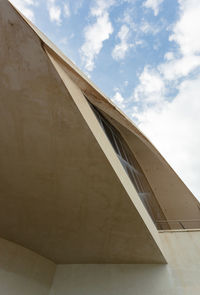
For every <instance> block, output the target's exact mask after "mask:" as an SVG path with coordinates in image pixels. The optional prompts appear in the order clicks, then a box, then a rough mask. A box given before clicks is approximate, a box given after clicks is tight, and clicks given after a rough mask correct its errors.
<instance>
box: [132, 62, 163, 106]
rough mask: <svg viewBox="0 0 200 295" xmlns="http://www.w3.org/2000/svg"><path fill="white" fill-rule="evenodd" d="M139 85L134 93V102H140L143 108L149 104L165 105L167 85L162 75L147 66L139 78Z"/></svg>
mask: <svg viewBox="0 0 200 295" xmlns="http://www.w3.org/2000/svg"><path fill="white" fill-rule="evenodd" d="M139 81H140V83H139V85H138V86H137V87H136V88H135V91H134V96H133V97H134V100H135V101H140V103H142V104H143V106H146V105H148V104H155V103H156V104H158V103H159V104H160V103H163V97H164V95H165V92H166V89H165V83H164V81H163V79H162V78H161V76H160V74H159V73H158V72H157V71H156V70H154V69H151V68H150V67H148V66H146V67H145V68H144V71H143V72H142V74H141V75H140V77H139Z"/></svg>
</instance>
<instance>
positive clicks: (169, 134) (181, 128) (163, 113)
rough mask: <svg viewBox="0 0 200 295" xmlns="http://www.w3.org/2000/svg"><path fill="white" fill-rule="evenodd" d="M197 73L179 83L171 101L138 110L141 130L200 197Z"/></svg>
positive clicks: (199, 121)
mask: <svg viewBox="0 0 200 295" xmlns="http://www.w3.org/2000/svg"><path fill="white" fill-rule="evenodd" d="M199 93H200V76H198V77H197V78H196V79H195V80H190V81H185V82H183V83H182V84H181V85H180V86H179V92H178V95H177V96H176V97H175V98H174V100H173V101H172V102H165V104H164V105H163V107H162V109H158V108H157V105H154V106H153V107H151V108H149V109H147V110H145V111H144V112H143V113H140V124H139V127H140V129H141V130H142V131H143V132H144V133H145V134H146V135H147V136H148V137H149V138H150V139H151V141H152V142H153V143H154V144H155V146H156V147H157V148H158V150H159V151H160V152H161V153H162V154H163V156H164V157H165V158H166V159H167V161H168V162H169V163H170V164H171V166H172V167H173V168H174V169H175V171H176V172H177V173H178V174H179V175H180V176H181V178H182V179H183V181H184V182H185V183H186V184H187V185H188V187H189V188H190V189H191V190H192V192H193V193H194V195H195V196H196V197H198V198H199V199H200V137H199V134H200V116H199V114H200V102H199Z"/></svg>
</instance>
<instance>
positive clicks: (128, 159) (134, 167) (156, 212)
mask: <svg viewBox="0 0 200 295" xmlns="http://www.w3.org/2000/svg"><path fill="white" fill-rule="evenodd" d="M90 105H91V108H92V109H93V111H94V113H95V115H96V117H97V119H98V121H99V123H100V125H101V127H102V128H103V130H104V131H105V133H106V135H107V137H108V139H109V141H110V143H111V145H112V146H113V148H114V150H115V152H116V154H117V156H118V158H119V160H120V162H121V164H122V165H123V167H124V169H125V171H126V173H127V174H128V176H129V178H130V180H131V181H132V183H133V185H134V187H135V189H136V191H137V193H138V195H139V197H140V199H141V201H142V202H143V204H144V206H145V208H146V209H147V211H148V213H149V215H150V216H151V218H152V220H153V221H154V223H155V224H156V221H159V220H165V217H164V214H163V212H162V210H161V208H160V206H159V204H158V201H157V199H156V198H155V196H154V193H153V191H152V189H151V187H150V185H149V183H148V181H147V179H146V177H145V175H144V173H143V171H142V169H141V167H140V166H139V164H138V162H137V160H136V158H135V156H134V155H133V153H132V151H131V150H130V148H129V146H128V144H127V143H126V141H125V140H124V139H123V137H122V136H121V134H120V133H119V131H118V130H117V129H116V128H115V127H114V126H113V125H112V124H111V123H110V122H109V121H108V120H107V119H106V118H105V117H104V116H103V115H102V113H101V112H100V111H99V110H98V109H97V108H96V107H95V106H93V105H92V104H91V103H90ZM157 227H158V228H159V223H157Z"/></svg>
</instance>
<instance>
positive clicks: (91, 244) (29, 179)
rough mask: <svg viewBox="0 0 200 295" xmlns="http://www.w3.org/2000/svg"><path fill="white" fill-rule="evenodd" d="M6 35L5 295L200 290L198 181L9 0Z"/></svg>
mask: <svg viewBox="0 0 200 295" xmlns="http://www.w3.org/2000/svg"><path fill="white" fill-rule="evenodd" d="M0 44H1V45H0V46H1V51H0V52H1V54H0V63H1V67H0V72H1V79H0V120H1V121H0V140H1V144H0V163H1V164H0V179H1V181H0V198H1V199H0V200H1V206H0V237H1V239H0V294H9V295H23V294H29V295H35V294H37V295H64V294H70V295H79V294H80V295H85V294H87V295H89V294H96V295H99V294H101V295H104V294H115V295H121V294H126V295H130V294H134V295H139V294H142V295H146V294H148V295H151V294H153V295H157V294H159V295H160V294H167V295H177V294H178V295H180V294H181V295H182V294H185V295H186V294H190V295H198V294H199V293H200V282H199V277H200V231H199V228H200V206H199V203H198V201H197V200H196V199H195V198H194V197H193V195H192V194H191V192H190V191H189V190H188V188H187V187H186V186H185V185H184V184H183V182H182V181H181V180H180V178H179V177H178V176H177V175H176V173H175V172H174V171H173V170H172V168H171V167H170V166H169V165H168V164H167V162H166V161H165V159H164V158H163V157H162V156H161V155H160V153H159V152H158V151H157V150H156V148H155V147H154V146H153V145H152V144H151V142H150V141H149V140H148V139H147V138H146V137H145V136H144V135H143V134H142V133H141V132H140V130H138V129H137V127H136V126H134V124H133V123H132V122H131V121H130V120H129V119H128V118H127V117H126V116H125V115H124V114H123V113H122V112H121V111H120V110H119V109H117V107H116V106H114V105H113V103H111V101H109V100H108V99H107V98H106V97H105V96H104V95H103V94H102V93H101V91H100V90H98V89H97V87H96V86H94V85H93V84H92V83H91V82H90V81H89V80H88V78H87V77H85V76H84V75H83V74H82V73H81V72H80V71H79V70H78V69H77V68H76V67H75V66H74V65H73V64H72V62H71V61H70V60H68V59H67V58H66V57H65V56H64V55H63V54H62V53H61V52H60V51H59V50H58V49H57V48H56V47H55V46H54V45H53V44H52V43H51V42H50V41H49V40H48V39H47V38H46V37H45V36H44V35H43V34H42V33H41V32H40V31H39V30H38V29H37V28H36V27H35V26H33V25H32V24H31V23H30V22H29V21H28V20H27V19H25V18H24V17H23V16H22V15H21V14H20V13H19V12H18V11H17V10H16V9H15V8H14V7H13V6H12V5H11V4H10V3H9V2H8V1H7V0H1V1H0Z"/></svg>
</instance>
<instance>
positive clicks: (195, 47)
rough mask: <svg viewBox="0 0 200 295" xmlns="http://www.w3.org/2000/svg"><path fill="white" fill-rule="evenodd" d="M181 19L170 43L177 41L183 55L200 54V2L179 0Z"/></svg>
mask: <svg viewBox="0 0 200 295" xmlns="http://www.w3.org/2000/svg"><path fill="white" fill-rule="evenodd" d="M179 3H180V9H181V18H180V20H179V21H178V22H177V23H176V25H175V26H174V29H173V34H172V35H171V36H170V41H175V42H176V43H177V44H178V45H179V47H180V51H181V53H182V54H183V55H191V54H197V53H200V38H199V28H200V17H199V16H200V1H199V0H179Z"/></svg>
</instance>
